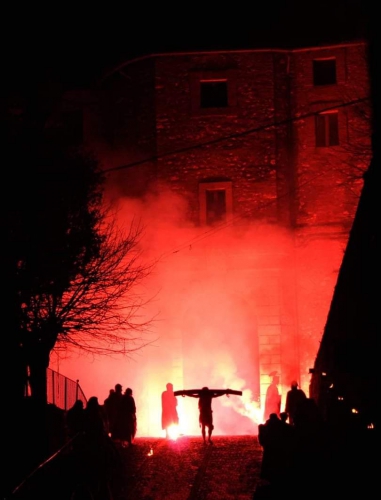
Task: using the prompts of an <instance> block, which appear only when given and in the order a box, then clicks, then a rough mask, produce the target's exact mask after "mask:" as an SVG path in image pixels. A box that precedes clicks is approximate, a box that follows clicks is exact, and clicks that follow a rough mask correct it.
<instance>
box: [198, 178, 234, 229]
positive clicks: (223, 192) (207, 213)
mask: <svg viewBox="0 0 381 500" xmlns="http://www.w3.org/2000/svg"><path fill="white" fill-rule="evenodd" d="M199 198H200V199H199V201H200V222H201V224H206V225H208V226H212V225H213V224H219V223H224V222H228V220H229V219H230V218H231V215H232V186H231V182H230V181H222V182H202V183H200V185H199Z"/></svg>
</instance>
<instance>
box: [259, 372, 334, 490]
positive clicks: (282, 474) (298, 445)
mask: <svg viewBox="0 0 381 500" xmlns="http://www.w3.org/2000/svg"><path fill="white" fill-rule="evenodd" d="M327 436H328V434H327V432H326V429H325V424H324V421H323V418H322V416H321V414H320V411H319V409H318V407H317V405H316V403H315V401H314V400H313V399H310V398H308V397H307V396H306V394H305V393H304V392H303V391H302V390H301V389H298V384H297V382H296V381H293V382H292V383H291V389H290V390H289V391H288V392H287V395H286V403H285V411H283V412H280V413H278V412H272V413H271V414H270V415H269V417H268V418H267V419H266V420H265V422H264V423H262V424H259V425H258V440H259V443H260V445H261V446H262V449H263V454H262V464H261V478H262V479H263V480H265V481H266V482H267V483H268V485H269V486H271V488H272V490H273V491H274V492H276V493H277V494H281V493H282V492H283V494H285V492H286V490H287V492H288V493H290V494H292V495H293V496H294V498H300V497H301V495H305V493H306V492H305V490H304V487H305V485H306V484H315V483H316V478H319V480H318V482H319V484H318V485H317V486H316V484H315V486H314V487H315V488H322V487H323V486H322V485H323V484H324V482H323V481H322V478H323V477H324V473H323V468H324V467H325V466H326V459H327V457H326V456H325V454H326V450H327V449H329V448H328V446H327V444H328V443H327V441H326V439H327ZM324 470H326V469H324ZM307 496H308V495H307Z"/></svg>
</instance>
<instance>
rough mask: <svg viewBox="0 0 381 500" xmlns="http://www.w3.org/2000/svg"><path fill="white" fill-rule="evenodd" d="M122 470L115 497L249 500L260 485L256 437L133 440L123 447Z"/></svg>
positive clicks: (134, 498) (259, 457) (260, 452)
mask: <svg viewBox="0 0 381 500" xmlns="http://www.w3.org/2000/svg"><path fill="white" fill-rule="evenodd" d="M121 455H122V458H123V464H124V472H123V474H122V476H123V479H122V481H121V485H120V489H119V495H118V496H117V498H115V499H114V500H127V499H128V500H206V499H209V500H211V499H218V500H233V499H234V500H249V499H250V500H252V499H253V496H254V492H255V490H256V487H257V485H258V484H259V483H260V478H259V474H260V465H261V459H262V449H261V447H260V445H259V443H258V439H257V436H231V437H226V436H216V437H214V439H213V444H212V445H204V444H203V442H202V438H201V437H180V438H179V439H178V440H177V441H167V440H165V439H163V438H157V439H154V438H137V439H136V440H135V444H134V446H133V447H131V448H126V449H122V450H121Z"/></svg>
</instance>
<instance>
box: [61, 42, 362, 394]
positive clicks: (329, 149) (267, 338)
mask: <svg viewBox="0 0 381 500" xmlns="http://www.w3.org/2000/svg"><path fill="white" fill-rule="evenodd" d="M368 87H369V82H368V69H367V51H366V42H361V41H359V42H353V43H345V44H337V45H327V46H319V47H309V48H303V49H295V50H284V49H279V50H278V49H267V50H266V49H259V50H237V51H214V52H189V53H170V54H169V53H165V54H157V55H151V56H145V57H141V58H138V59H135V60H130V61H127V62H126V63H125V64H122V65H120V66H119V67H117V68H114V69H113V70H112V71H110V72H109V73H108V74H107V75H104V77H103V79H102V81H100V82H99V85H98V87H97V88H94V89H92V90H86V91H76V92H72V93H71V94H69V95H68V96H67V99H66V104H65V106H66V108H65V113H66V116H67V117H68V119H70V120H71V123H72V125H71V127H70V130H71V131H75V130H76V127H75V126H73V123H79V124H80V125H79V127H78V128H77V130H78V136H76V139H75V138H74V136H75V135H76V134H73V140H74V139H75V140H78V141H80V140H82V137H80V136H81V135H82V134H83V140H84V143H85V144H86V145H87V147H89V148H91V149H92V150H93V151H94V153H95V154H96V155H97V157H98V158H99V159H100V161H101V163H102V165H103V167H104V169H105V171H107V173H108V187H109V193H110V197H112V199H113V200H114V201H116V202H118V203H119V202H120V201H121V200H134V201H138V200H147V198H148V197H149V196H151V197H152V198H155V199H158V198H159V197H160V196H161V195H162V194H163V195H164V198H166V200H167V205H165V208H164V209H162V210H163V211H162V218H161V222H163V223H164V222H165V220H166V219H168V218H169V219H171V221H172V219H173V218H174V219H175V221H174V225H175V226H176V230H177V231H178V233H177V237H174V238H173V240H172V239H171V238H169V239H170V240H171V242H172V243H173V245H174V246H173V248H172V249H173V250H174V251H177V250H178V248H177V247H176V244H178V245H179V246H180V247H181V249H182V248H183V246H182V244H181V245H180V243H178V242H179V241H181V242H183V241H185V242H188V241H189V242H190V243H189V245H187V244H186V245H185V247H186V248H187V250H188V251H187V252H184V253H186V256H184V260H183V261H182V262H181V263H179V262H177V263H176V264H172V265H169V268H171V267H174V268H175V270H174V272H175V273H176V284H175V285H171V286H172V288H171V292H172V298H171V306H165V305H163V310H164V311H165V313H166V317H167V318H170V319H168V320H167V321H166V325H165V329H166V330H167V331H171V332H172V334H171V345H172V346H173V349H172V354H171V359H170V362H171V363H172V365H173V378H172V382H173V383H174V385H175V386H177V387H179V386H180V387H181V386H183V387H188V386H190V385H193V384H192V380H191V379H190V378H189V376H188V375H187V374H188V373H190V372H191V370H192V364H193V363H194V362H195V357H197V356H198V354H197V349H196V346H195V345H194V344H195V342H196V340H195V339H196V337H197V333H196V332H198V331H200V330H203V331H204V340H205V342H206V348H207V349H211V350H213V353H216V350H217V351H218V350H219V349H220V350H221V356H222V357H223V352H229V353H231V356H232V359H231V363H232V366H233V367H234V369H233V370H236V373H237V376H238V377H239V378H241V379H243V380H244V381H245V384H246V385H247V386H248V387H250V388H251V390H252V393H253V398H254V399H257V400H258V401H259V402H260V403H263V399H264V396H265V393H266V389H267V386H268V384H269V383H270V376H269V374H270V373H272V372H274V371H276V372H278V374H279V375H280V390H281V393H282V395H284V394H285V391H286V390H287V389H288V386H289V384H290V382H291V380H292V379H295V378H296V379H297V380H299V381H300V385H301V386H302V387H303V388H304V389H305V390H306V391H308V384H309V376H310V375H309V369H310V368H311V367H312V365H313V361H314V358H315V355H316V352H317V349H318V346H319V342H320V340H321V336H322V332H323V328H324V324H325V321H326V317H327V313H328V310H329V305H330V301H331V298H332V294H333V291H334V287H335V283H336V279H337V275H338V271H339V267H340V263H341V260H342V256H343V251H344V249H345V246H346V244H347V240H348V235H349V231H350V228H351V226H352V223H353V219H354V215H355V212H356V207H357V203H358V200H359V195H360V192H361V189H362V185H363V178H362V174H363V172H364V171H365V169H366V168H367V166H368V164H369V157H370V134H369V125H370V112H369V109H370V107H369V95H368V92H369V90H368ZM82 112H83V115H82V116H83V122H82V117H81V116H80V113H82ZM82 123H83V127H82V125H81V124H82ZM172 196H174V198H173V201H172V198H171V197H172ZM172 204H173V205H172ZM171 206H173V207H176V216H175V215H173V213H171ZM179 206H181V214H180V213H177V210H178V208H179ZM160 210H161V209H160V208H158V211H159V212H160ZM173 212H175V208H173ZM156 215H157V214H156ZM172 222H173V221H172ZM170 234H173V233H170ZM178 235H181V236H178ZM182 236H183V237H184V238H183V239H182ZM175 242H176V243H175ZM166 244H168V241H166V242H164V243H163V249H162V250H163V252H164V251H167V250H168V248H167V247H166ZM190 247H191V248H192V250H191V251H190ZM168 272H169V270H168V271H167V273H164V272H163V275H165V276H167V275H168ZM212 297H213V298H212ZM159 300H160V299H159ZM164 302H165V300H164V299H163V303H164ZM215 302H217V304H215ZM233 325H234V328H233ZM217 332H218V333H217ZM237 343H238V344H239V345H240V354H234V349H233V344H234V345H236V344H237ZM217 358H218V354H217ZM215 359H216V357H214V360H215ZM212 364H213V363H212V362H210V363H208V362H207V361H205V362H203V363H202V367H203V369H204V370H205V372H206V373H207V374H208V377H209V379H210V378H211V377H212V374H213V373H214V372H213V367H212V366H211V365H212ZM248 366H250V369H248V368H247V367H248ZM220 378H221V377H220ZM218 381H219V379H218V378H217V379H216V383H217V382H218ZM222 382H225V381H222V380H221V383H222ZM226 383H227V382H226Z"/></svg>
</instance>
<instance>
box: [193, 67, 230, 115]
mask: <svg viewBox="0 0 381 500" xmlns="http://www.w3.org/2000/svg"><path fill="white" fill-rule="evenodd" d="M189 79H190V82H189V84H190V98H191V113H192V115H193V116H209V115H210V116H212V115H213V116H218V115H222V116H235V115H236V114H237V78H236V71H235V70H234V69H226V70H203V71H191V72H190V74H189Z"/></svg>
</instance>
